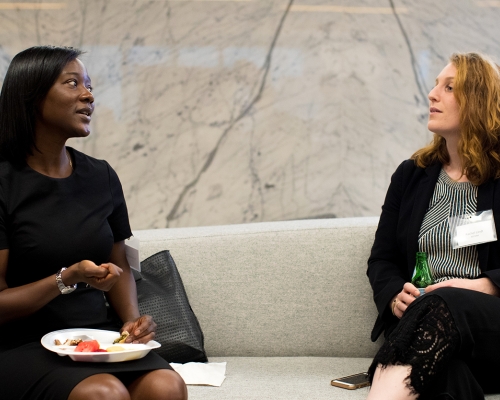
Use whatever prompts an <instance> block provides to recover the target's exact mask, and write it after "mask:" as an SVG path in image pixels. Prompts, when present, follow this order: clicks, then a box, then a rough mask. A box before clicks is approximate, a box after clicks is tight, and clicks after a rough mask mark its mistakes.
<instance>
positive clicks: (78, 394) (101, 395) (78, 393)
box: [68, 374, 130, 400]
mask: <svg viewBox="0 0 500 400" xmlns="http://www.w3.org/2000/svg"><path fill="white" fill-rule="evenodd" d="M88 399H92V400H101V399H102V400H105V399H106V400H107V399H113V400H115V399H116V400H130V395H129V392H128V390H127V388H126V387H125V385H124V384H123V383H122V382H121V381H120V380H119V379H118V378H116V377H115V376H113V375H110V374H96V375H92V376H89V377H88V378H86V379H84V380H83V381H81V382H80V383H79V384H78V385H76V386H75V387H74V389H73V390H72V391H71V393H70V395H69V397H68V400H88Z"/></svg>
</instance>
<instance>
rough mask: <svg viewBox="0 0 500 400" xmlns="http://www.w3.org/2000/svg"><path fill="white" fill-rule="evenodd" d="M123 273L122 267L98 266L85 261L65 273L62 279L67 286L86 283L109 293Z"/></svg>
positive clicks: (106, 264)
mask: <svg viewBox="0 0 500 400" xmlns="http://www.w3.org/2000/svg"><path fill="white" fill-rule="evenodd" d="M122 272H123V270H122V269H121V268H120V267H118V266H116V265H115V264H112V263H105V264H101V265H96V264H95V263H93V262H92V261H89V260H83V261H80V262H79V263H76V264H73V265H72V266H71V267H69V268H68V269H67V270H65V271H63V276H62V279H63V282H64V284H65V285H67V286H70V285H73V284H75V283H78V282H84V283H87V284H89V285H90V286H92V287H94V288H96V289H99V290H102V291H104V292H107V291H108V290H110V289H111V288H112V287H113V285H114V284H115V283H116V282H117V281H118V279H119V278H120V274H121V273H122ZM66 274H67V275H66Z"/></svg>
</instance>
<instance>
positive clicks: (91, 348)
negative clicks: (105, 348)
mask: <svg viewBox="0 0 500 400" xmlns="http://www.w3.org/2000/svg"><path fill="white" fill-rule="evenodd" d="M98 350H99V342H98V341H97V340H87V341H85V342H80V343H78V346H76V349H75V352H82V353H92V352H96V351H98Z"/></svg>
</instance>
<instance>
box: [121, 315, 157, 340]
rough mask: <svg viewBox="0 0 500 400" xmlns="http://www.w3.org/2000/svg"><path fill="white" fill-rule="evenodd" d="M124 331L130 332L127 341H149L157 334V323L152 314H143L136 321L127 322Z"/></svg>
mask: <svg viewBox="0 0 500 400" xmlns="http://www.w3.org/2000/svg"><path fill="white" fill-rule="evenodd" d="M123 331H127V332H128V333H130V335H129V337H128V338H127V340H126V341H125V343H147V342H149V341H150V340H153V339H154V338H155V336H156V323H155V322H154V321H153V317H151V315H142V316H141V317H139V318H137V319H136V320H135V321H129V322H125V324H123V327H122V332H123Z"/></svg>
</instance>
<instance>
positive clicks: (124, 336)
mask: <svg viewBox="0 0 500 400" xmlns="http://www.w3.org/2000/svg"><path fill="white" fill-rule="evenodd" d="M129 335H130V333H128V332H127V331H123V332H122V333H121V335H120V337H119V338H117V339H115V340H113V344H116V343H125V340H127V337H128V336H129Z"/></svg>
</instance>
